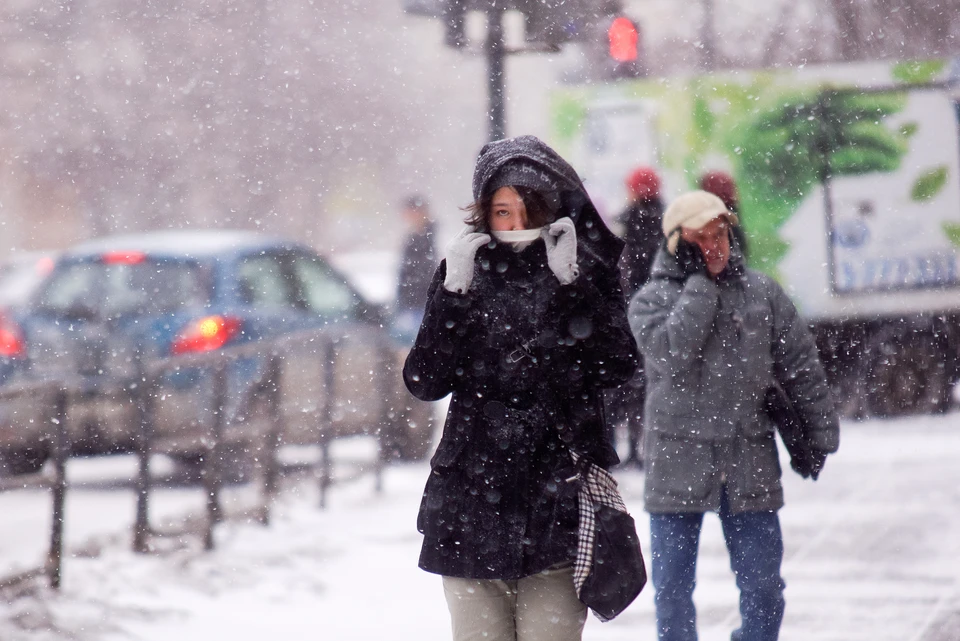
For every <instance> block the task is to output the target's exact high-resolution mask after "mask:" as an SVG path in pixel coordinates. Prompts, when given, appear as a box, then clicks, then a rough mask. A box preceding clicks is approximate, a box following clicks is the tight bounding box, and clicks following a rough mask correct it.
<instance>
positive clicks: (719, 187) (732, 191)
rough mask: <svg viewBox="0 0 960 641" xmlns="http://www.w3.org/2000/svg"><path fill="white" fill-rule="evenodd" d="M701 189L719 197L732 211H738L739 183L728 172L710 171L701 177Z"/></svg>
mask: <svg viewBox="0 0 960 641" xmlns="http://www.w3.org/2000/svg"><path fill="white" fill-rule="evenodd" d="M700 189H702V190H703V191H708V192H710V193H711V194H713V195H715V196H717V197H718V198H719V199H720V200H722V201H723V204H724V205H726V207H727V209H729V210H731V211H736V210H737V206H738V205H739V204H740V197H739V196H738V195H737V183H735V182H734V181H733V177H732V176H731V175H730V174H728V173H726V172H723V171H708V172H707V173H705V174H704V175H703V176H701V177H700Z"/></svg>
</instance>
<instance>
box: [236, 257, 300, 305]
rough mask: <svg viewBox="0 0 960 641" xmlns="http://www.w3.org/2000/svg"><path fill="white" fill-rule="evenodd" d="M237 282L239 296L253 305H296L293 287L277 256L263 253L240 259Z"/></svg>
mask: <svg viewBox="0 0 960 641" xmlns="http://www.w3.org/2000/svg"><path fill="white" fill-rule="evenodd" d="M237 282H238V285H239V287H240V298H241V299H242V300H243V302H244V303H246V304H248V305H252V306H254V307H296V305H297V303H296V297H295V295H294V293H293V288H292V287H290V284H289V282H288V281H287V278H286V276H285V273H284V269H283V262H282V261H281V259H280V257H279V256H276V255H272V254H264V255H260V256H250V257H248V258H244V259H243V260H241V261H240V265H239V270H238V275H237Z"/></svg>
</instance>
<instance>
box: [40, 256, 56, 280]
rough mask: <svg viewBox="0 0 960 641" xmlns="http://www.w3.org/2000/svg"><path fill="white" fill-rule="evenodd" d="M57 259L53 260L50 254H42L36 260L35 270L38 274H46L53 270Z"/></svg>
mask: <svg viewBox="0 0 960 641" xmlns="http://www.w3.org/2000/svg"><path fill="white" fill-rule="evenodd" d="M56 264H57V261H55V260H54V259H53V258H51V257H50V256H44V257H43V258H41V259H40V260H38V261H37V264H36V270H37V273H38V274H41V275H43V276H46V275H47V274H49V273H50V272H52V271H53V268H54V267H56Z"/></svg>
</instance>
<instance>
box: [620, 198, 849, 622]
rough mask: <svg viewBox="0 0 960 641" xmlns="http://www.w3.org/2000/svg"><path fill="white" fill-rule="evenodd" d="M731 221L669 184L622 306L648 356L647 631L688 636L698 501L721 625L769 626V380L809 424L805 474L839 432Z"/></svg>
mask: <svg viewBox="0 0 960 641" xmlns="http://www.w3.org/2000/svg"><path fill="white" fill-rule="evenodd" d="M736 223H737V217H736V215H735V214H734V213H732V212H731V211H730V210H729V209H728V208H727V206H726V205H725V204H724V203H723V201H722V200H720V199H719V198H718V197H716V196H715V195H713V194H709V193H707V192H704V191H694V192H690V193H687V194H684V195H682V196H680V197H679V198H677V199H676V200H675V201H674V202H673V203H672V204H671V205H670V206H669V207H668V208H667V211H666V213H665V214H664V219H663V233H664V235H665V241H664V244H663V245H662V247H661V249H660V251H659V252H658V254H657V257H656V260H655V262H654V268H653V274H652V277H651V280H650V282H649V283H648V284H647V285H646V286H644V288H643V289H641V290H640V292H639V293H638V294H636V296H634V298H633V299H632V300H631V302H630V306H629V317H630V326H631V329H632V330H633V334H634V336H635V337H636V339H637V342H638V343H639V345H640V349H641V351H642V352H643V355H644V359H645V363H646V367H647V380H648V387H647V395H648V398H647V417H646V426H645V433H644V454H645V457H646V475H645V488H644V501H645V506H646V509H647V511H648V512H649V513H650V535H651V547H650V550H651V556H652V559H653V560H652V579H653V586H654V590H655V595H654V603H655V605H656V613H657V626H658V630H659V639H660V641H693V640H695V639H696V638H697V632H696V611H695V609H694V604H693V589H694V584H695V568H696V560H697V546H698V544H699V538H700V528H701V524H702V521H703V515H704V513H705V512H708V511H713V512H717V513H718V514H719V517H720V523H721V525H722V527H723V534H724V540H725V541H726V544H727V550H728V552H729V554H730V564H731V568H732V569H733V572H734V574H735V575H736V581H737V587H738V588H739V589H740V617H741V627H740V628H739V629H738V630H736V631H735V632H734V633H733V636H732V637H731V638H732V639H734V640H735V641H775V640H776V639H777V635H778V633H779V629H780V622H781V619H782V617H783V608H784V599H783V589H784V582H783V579H782V578H781V576H780V566H781V562H782V560H783V540H782V536H781V531H780V521H779V518H778V515H777V510H779V509H780V508H781V507H782V506H783V489H782V486H781V479H780V464H779V461H778V456H777V445H776V441H775V426H774V425H773V423H772V420H771V418H770V417H769V416H768V415H767V413H766V411H765V409H764V400H765V396H766V393H767V391H768V389H770V388H771V386H773V385H774V384H775V383H777V384H780V385H781V386H782V387H783V390H784V391H785V392H786V396H787V397H788V398H789V400H790V402H791V403H792V405H793V407H794V409H795V410H796V411H797V413H798V414H799V415H800V416H801V417H802V419H803V421H804V423H805V424H806V425H807V426H808V432H807V434H806V440H807V443H806V445H807V446H808V447H809V448H810V449H811V453H812V459H813V462H812V463H811V465H812V473H813V477H814V478H816V477H817V475H818V474H819V473H820V470H821V469H822V467H823V463H824V460H825V459H826V455H827V454H828V453H830V452H834V451H836V450H837V447H838V444H839V427H838V425H839V424H838V419H837V415H836V413H835V409H834V406H833V403H832V401H831V397H830V392H829V389H828V387H827V379H826V376H825V374H824V370H823V366H822V365H821V363H820V360H819V357H818V354H817V349H816V346H815V344H814V341H813V338H812V337H811V335H810V333H809V331H808V329H807V327H806V326H805V324H804V323H803V321H802V320H801V319H800V317H799V316H798V314H797V310H796V308H795V307H794V305H793V303H791V301H790V299H789V298H788V297H787V295H786V293H785V292H784V291H783V290H782V289H781V288H780V286H779V285H777V283H776V282H775V281H774V280H773V279H771V278H769V277H767V276H765V275H763V274H761V273H759V272H755V271H752V270H748V269H745V268H744V266H743V260H742V257H741V255H740V253H739V251H738V250H737V248H736V246H735V245H731V242H730V235H731V230H732V227H731V226H732V225H736Z"/></svg>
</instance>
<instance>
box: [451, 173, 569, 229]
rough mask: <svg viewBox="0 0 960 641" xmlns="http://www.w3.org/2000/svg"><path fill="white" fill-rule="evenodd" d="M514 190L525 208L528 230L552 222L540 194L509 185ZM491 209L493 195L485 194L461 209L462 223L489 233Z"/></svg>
mask: <svg viewBox="0 0 960 641" xmlns="http://www.w3.org/2000/svg"><path fill="white" fill-rule="evenodd" d="M511 188H512V189H514V190H516V192H517V195H518V196H520V200H522V201H523V205H524V207H526V208H527V223H528V224H529V225H530V229H535V228H537V227H543V226H544V225H546V224H547V223H550V222H553V219H554V216H553V213H552V212H551V211H550V207H549V206H548V205H547V199H546V198H544V197H543V195H541V194H540V192H538V191H536V190H535V189H531V188H530V187H523V186H522V185H511ZM492 208H493V194H492V193H490V194H485V195H484V196H483V197H481V198H480V200H478V201H476V202H474V203H472V204H470V205H467V206H466V207H464V208H463V210H464V211H465V212H467V217H466V218H465V219H464V221H463V222H465V223H467V224H468V225H470V226H471V227H473V228H474V229H476V230H477V231H480V232H488V231H490V213H491V212H490V210H491V209H492Z"/></svg>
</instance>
